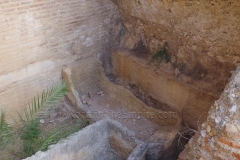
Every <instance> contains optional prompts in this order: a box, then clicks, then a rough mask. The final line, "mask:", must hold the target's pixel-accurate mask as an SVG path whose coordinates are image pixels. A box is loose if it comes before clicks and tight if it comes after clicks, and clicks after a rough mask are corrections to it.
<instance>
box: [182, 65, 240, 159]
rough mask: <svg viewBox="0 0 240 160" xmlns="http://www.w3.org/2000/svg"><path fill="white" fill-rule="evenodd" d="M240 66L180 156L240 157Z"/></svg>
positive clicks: (201, 157)
mask: <svg viewBox="0 0 240 160" xmlns="http://www.w3.org/2000/svg"><path fill="white" fill-rule="evenodd" d="M239 96H240V67H238V68H237V70H236V71H234V72H233V75H232V78H231V81H230V82H229V83H228V84H227V86H226V88H225V90H224V92H223V93H222V95H221V97H220V98H219V100H218V101H216V102H215V104H214V105H213V106H212V108H211V110H210V111H209V116H208V119H207V121H206V122H205V123H203V124H202V125H201V126H199V131H198V132H197V133H196V134H195V136H194V137H193V138H192V139H190V141H189V143H188V144H187V146H186V149H185V150H184V151H183V152H182V153H181V155H180V157H179V159H180V160H195V159H196V160H197V159H201V160H210V159H226V160H228V159H229V160H230V159H231V160H235V159H240V153H239V149H240V121H239V117H240V115H239V113H240V109H239V106H240V101H239Z"/></svg>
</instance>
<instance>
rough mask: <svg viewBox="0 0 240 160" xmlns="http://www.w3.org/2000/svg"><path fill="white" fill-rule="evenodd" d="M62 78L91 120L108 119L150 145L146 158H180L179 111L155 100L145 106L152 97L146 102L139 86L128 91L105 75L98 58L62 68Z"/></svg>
mask: <svg viewBox="0 0 240 160" xmlns="http://www.w3.org/2000/svg"><path fill="white" fill-rule="evenodd" d="M63 78H64V79H65V81H68V82H69V83H70V84H71V92H70V94H69V95H68V97H69V99H70V100H71V102H72V103H73V104H74V105H75V106H76V107H77V108H78V109H79V110H80V111H81V112H82V113H83V114H86V115H87V116H88V117H89V118H90V119H91V120H93V121H99V120H101V119H104V118H106V117H108V118H111V119H114V120H116V121H118V122H120V123H121V124H122V125H123V126H125V127H127V128H129V129H130V130H132V131H134V132H135V134H136V137H137V138H138V139H140V140H142V141H144V142H146V143H147V145H148V148H147V153H146V157H147V159H159V158H162V159H163V158H164V157H165V159H167V157H175V159H176V158H177V155H178V154H177V155H176V153H178V152H179V148H178V144H176V143H175V142H176V139H178V134H177V133H178V131H180V130H182V119H181V114H180V112H178V110H176V109H174V108H173V107H170V106H168V105H166V104H165V105H164V106H165V107H162V108H161V107H159V104H160V102H158V101H157V100H155V99H153V98H150V101H149V104H148V103H145V101H147V99H149V96H148V98H147V99H143V98H140V97H137V96H136V94H137V93H138V92H134V91H137V86H133V85H132V86H130V88H129V85H128V86H126V85H123V84H120V83H117V81H116V79H115V77H114V76H113V75H112V76H111V75H109V76H106V75H105V73H104V69H103V68H102V64H101V62H100V61H99V60H98V59H97V58H88V59H86V60H84V61H82V62H79V63H78V64H74V65H71V66H67V67H66V68H64V69H63ZM125 84H127V82H125ZM138 90H139V89H138ZM142 94H144V93H142ZM142 97H143V96H142ZM153 102H154V103H153ZM151 104H152V105H151ZM161 104H163V103H161ZM154 106H155V107H154ZM156 106H158V107H156ZM173 146H174V147H173Z"/></svg>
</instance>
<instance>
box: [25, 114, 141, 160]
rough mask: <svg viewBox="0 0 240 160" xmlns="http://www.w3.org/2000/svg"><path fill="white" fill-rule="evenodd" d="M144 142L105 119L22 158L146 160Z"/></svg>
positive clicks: (36, 159) (29, 159) (38, 159)
mask: <svg viewBox="0 0 240 160" xmlns="http://www.w3.org/2000/svg"><path fill="white" fill-rule="evenodd" d="M110 151H111V152H110ZM145 154H146V144H145V143H144V142H142V141H140V140H138V139H137V138H135V134H134V132H132V131H130V130H129V129H128V128H126V127H123V126H122V125H121V124H120V123H118V122H117V121H114V120H111V119H104V120H101V121H98V122H96V123H94V124H92V125H90V126H88V127H86V128H84V129H82V130H80V131H78V132H76V133H74V134H73V135H71V136H69V137H68V139H66V140H63V141H61V142H59V143H58V144H55V145H52V146H51V147H50V149H49V150H48V151H46V152H41V151H39V152H37V153H36V154H35V155H33V156H31V157H29V158H26V159H25V160H76V159H81V160H96V159H97V160H105V159H114V158H116V157H118V158H120V159H128V160H145Z"/></svg>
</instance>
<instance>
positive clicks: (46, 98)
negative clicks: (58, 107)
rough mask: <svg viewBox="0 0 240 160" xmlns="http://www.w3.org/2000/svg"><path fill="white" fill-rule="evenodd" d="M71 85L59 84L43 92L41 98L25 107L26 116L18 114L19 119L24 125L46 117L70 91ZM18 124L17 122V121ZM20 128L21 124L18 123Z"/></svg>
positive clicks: (38, 97)
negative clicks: (54, 105)
mask: <svg viewBox="0 0 240 160" xmlns="http://www.w3.org/2000/svg"><path fill="white" fill-rule="evenodd" d="M68 88H69V85H68V84H67V83H65V82H61V83H58V84H56V85H54V86H52V87H51V88H50V89H48V90H47V91H43V92H42V94H41V96H37V97H34V98H33V101H32V102H31V103H30V104H29V105H28V107H24V116H21V115H20V113H18V117H19V119H20V121H21V122H22V124H25V123H26V122H30V121H31V120H32V119H34V118H36V117H39V116H42V115H45V114H46V113H48V110H49V109H50V108H51V107H52V106H53V104H55V103H57V102H58V101H59V100H60V99H61V98H62V97H63V96H64V95H65V94H66V93H67V92H68V91H69V89H68ZM15 122H16V123H17V121H16V120H15ZM17 125H18V126H19V124H18V123H17Z"/></svg>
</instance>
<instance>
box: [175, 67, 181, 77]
mask: <svg viewBox="0 0 240 160" xmlns="http://www.w3.org/2000/svg"><path fill="white" fill-rule="evenodd" d="M174 72H175V76H178V75H179V74H180V71H179V69H178V68H176V69H175V71H174Z"/></svg>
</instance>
